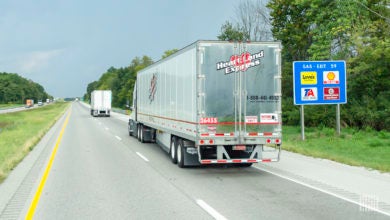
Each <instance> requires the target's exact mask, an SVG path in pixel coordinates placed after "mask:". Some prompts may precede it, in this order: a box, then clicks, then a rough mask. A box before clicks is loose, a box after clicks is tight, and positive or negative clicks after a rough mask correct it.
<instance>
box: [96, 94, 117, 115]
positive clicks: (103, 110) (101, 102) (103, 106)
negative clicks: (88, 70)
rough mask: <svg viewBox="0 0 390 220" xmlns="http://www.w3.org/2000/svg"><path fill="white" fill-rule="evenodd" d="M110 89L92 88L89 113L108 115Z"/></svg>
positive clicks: (110, 97) (109, 110)
mask: <svg viewBox="0 0 390 220" xmlns="http://www.w3.org/2000/svg"><path fill="white" fill-rule="evenodd" d="M111 99H112V92H111V90H94V91H93V92H92V93H91V115H92V116H107V117H110V112H111Z"/></svg>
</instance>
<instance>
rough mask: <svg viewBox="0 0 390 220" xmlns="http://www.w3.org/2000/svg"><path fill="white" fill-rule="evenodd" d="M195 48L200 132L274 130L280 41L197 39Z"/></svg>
mask: <svg viewBox="0 0 390 220" xmlns="http://www.w3.org/2000/svg"><path fill="white" fill-rule="evenodd" d="M199 52H200V53H199V56H200V63H201V65H200V68H199V72H200V74H199V75H200V77H199V78H200V79H201V80H199V83H198V84H199V85H198V91H199V96H200V97H201V98H200V99H199V101H198V102H199V110H200V114H199V115H200V117H199V122H200V133H201V134H209V135H214V136H234V137H239V140H240V143H244V142H245V140H244V139H245V138H244V137H247V136H264V135H268V134H273V135H277V134H278V135H277V136H280V135H281V134H280V132H281V129H280V128H281V82H280V81H281V77H280V55H279V54H280V44H279V43H245V44H239V43H218V42H208V43H207V42H203V43H201V44H200V46H199Z"/></svg>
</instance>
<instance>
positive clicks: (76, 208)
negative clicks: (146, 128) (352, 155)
mask: <svg viewBox="0 0 390 220" xmlns="http://www.w3.org/2000/svg"><path fill="white" fill-rule="evenodd" d="M126 121H127V116H123V115H117V114H114V113H113V114H112V116H111V117H104V118H95V117H92V116H91V115H90V114H89V109H88V108H87V107H86V106H85V105H82V104H80V103H77V102H76V103H73V104H72V107H71V113H70V118H69V123H68V124H67V126H66V128H65V131H64V134H63V137H62V140H61V142H60V144H59V146H58V151H57V152H56V156H55V158H54V161H53V165H52V167H51V169H50V172H49V174H48V178H47V181H46V182H45V184H44V186H43V187H42V193H41V196H40V198H39V202H38V205H37V207H36V209H35V213H34V218H35V219H263V218H264V219H265V218H267V219H389V218H390V217H389V215H386V214H387V212H386V204H387V203H383V202H382V201H383V200H382V199H381V197H379V196H380V195H378V196H376V194H374V193H375V192H374V191H373V192H374V193H373V194H371V191H369V190H365V192H367V194H364V196H365V197H362V196H360V201H358V202H354V201H355V200H356V199H354V198H355V197H354V196H355V195H358V194H357V193H356V192H355V191H354V190H349V189H348V190H346V189H345V187H344V186H343V185H342V184H341V185H338V186H334V182H335V180H333V179H337V177H335V178H330V181H329V182H326V181H325V183H324V179H322V178H323V177H322V176H321V175H318V174H315V173H316V171H313V170H311V171H308V170H310V168H308V167H305V164H303V163H304V162H305V161H306V164H310V163H313V164H314V165H313V169H316V168H318V167H321V166H322V165H321V162H318V161H316V160H315V159H314V162H313V161H311V160H310V158H309V159H307V158H305V159H307V160H305V159H302V158H298V159H300V160H301V162H300V163H298V165H296V166H293V165H291V164H290V165H291V169H290V170H286V168H285V167H284V166H286V164H284V163H286V162H289V163H294V158H293V156H292V155H288V154H286V155H285V156H286V158H288V159H286V162H282V161H283V156H284V155H283V154H282V161H281V162H280V163H273V164H267V165H255V166H253V167H250V168H237V167H230V166H211V167H192V168H185V169H181V168H178V167H177V165H174V164H172V162H171V161H170V159H169V156H168V155H167V153H166V152H165V151H163V150H162V149H161V148H160V147H159V146H158V145H156V144H152V143H144V144H142V143H140V142H138V140H137V139H135V138H133V137H129V136H128V132H127V123H126ZM64 123H65V116H64V117H63V118H62V119H61V120H59V121H58V123H57V124H56V125H55V126H54V127H53V129H52V130H51V131H50V132H49V133H48V134H47V135H46V136H45V137H44V139H42V141H41V143H40V144H38V146H37V147H36V148H34V150H33V151H32V153H31V154H30V155H31V156H30V155H29V156H28V157H27V158H26V159H25V160H24V161H23V162H22V163H21V165H19V166H18V167H17V168H16V169H15V171H14V172H13V173H12V174H11V175H10V177H9V178H7V180H6V181H5V182H4V183H3V184H1V185H0V213H1V214H0V219H20V218H24V217H25V216H26V213H27V211H28V210H29V207H30V204H31V202H32V199H33V198H34V197H35V195H36V191H37V189H38V188H39V182H40V180H41V177H42V175H43V173H44V168H45V167H46V166H47V164H48V161H49V157H50V154H51V152H52V149H53V148H54V146H55V143H56V142H57V141H58V136H59V133H60V129H61V127H62V125H63V124H64ZM291 158H293V159H291ZM302 161H303V162H302ZM308 161H309V162H310V163H309V162H308ZM318 164H319V165H318ZM300 166H302V167H301V168H300ZM330 167H332V166H330ZM335 168H338V167H337V166H334V167H333V169H335ZM301 170H302V171H301ZM330 170H332V169H330ZM300 172H301V173H300ZM318 172H331V171H329V170H327V169H324V170H319V171H318ZM338 172H341V171H340V170H338ZM351 172H352V171H351ZM353 172H354V171H353ZM302 173H303V174H302ZM305 173H308V174H310V175H304V174H305ZM316 175H317V176H316ZM326 175H330V174H326ZM378 175H379V176H382V174H378ZM383 176H384V178H383V179H382V178H379V179H380V180H381V181H385V183H386V181H387V178H386V177H387V176H386V175H383ZM355 177H356V178H359V175H358V174H356V176H355ZM362 178H363V177H362ZM365 178H371V176H365ZM325 180H326V179H325ZM366 182H370V181H366ZM379 182H380V181H379ZM356 184H357V183H356ZM364 184H365V185H367V184H369V183H364ZM378 186H379V185H378ZM373 187H375V186H373ZM363 188H366V186H364V187H363ZM368 188H369V187H368ZM352 189H353V187H352ZM344 191H345V192H344ZM351 191H354V192H351ZM346 192H347V193H346ZM370 196H371V197H370ZM3 197H4V199H1V198H3ZM351 198H352V199H351ZM383 210H384V211H383Z"/></svg>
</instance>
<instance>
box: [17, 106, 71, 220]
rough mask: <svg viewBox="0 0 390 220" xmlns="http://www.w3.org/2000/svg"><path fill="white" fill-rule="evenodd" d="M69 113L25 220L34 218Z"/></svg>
mask: <svg viewBox="0 0 390 220" xmlns="http://www.w3.org/2000/svg"><path fill="white" fill-rule="evenodd" d="M71 113H72V111H71V110H70V111H69V113H68V116H67V117H66V119H65V122H64V125H63V126H62V129H61V132H60V135H59V136H58V138H57V142H56V145H55V147H54V149H53V151H52V153H51V156H50V160H49V163H48V164H47V166H46V169H45V172H44V173H43V176H42V179H41V182H40V183H39V186H38V189H37V191H36V193H35V195H34V198H33V200H32V202H31V204H30V208H29V209H28V212H27V214H26V217H25V219H33V217H34V213H35V209H36V207H37V205H38V202H39V199H40V198H41V194H42V190H43V187H44V186H45V183H46V180H47V177H48V176H49V172H50V169H51V166H52V165H53V161H54V158H55V156H56V153H57V150H58V146H59V145H60V142H61V139H62V135H63V134H64V131H65V128H66V125H67V124H68V121H69V117H70V114H71Z"/></svg>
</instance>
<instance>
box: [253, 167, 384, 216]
mask: <svg viewBox="0 0 390 220" xmlns="http://www.w3.org/2000/svg"><path fill="white" fill-rule="evenodd" d="M254 168H256V169H258V170H261V171H264V172H267V173H270V174H273V175H275V176H278V177H280V178H283V179H286V180H289V181H292V182H294V183H298V184H301V185H303V186H306V187H308V188H311V189H314V190H317V191H320V192H322V193H326V194H328V195H331V196H334V197H336V198H339V199H342V200H345V201H347V202H350V203H353V204H356V205H358V206H360V207H363V208H366V209H369V210H372V211H375V212H378V213H381V214H383V215H387V216H390V213H388V212H385V211H383V210H380V209H378V208H375V207H372V206H369V205H366V204H362V203H361V202H358V201H354V200H352V199H348V198H346V197H344V196H341V195H337V194H335V193H332V192H330V191H328V190H325V189H320V188H318V187H315V186H313V185H310V184H307V183H304V182H302V181H299V180H295V179H292V178H290V177H287V176H284V175H281V174H278V173H275V172H272V171H269V170H267V169H265V168H260V167H255V166H254Z"/></svg>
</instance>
